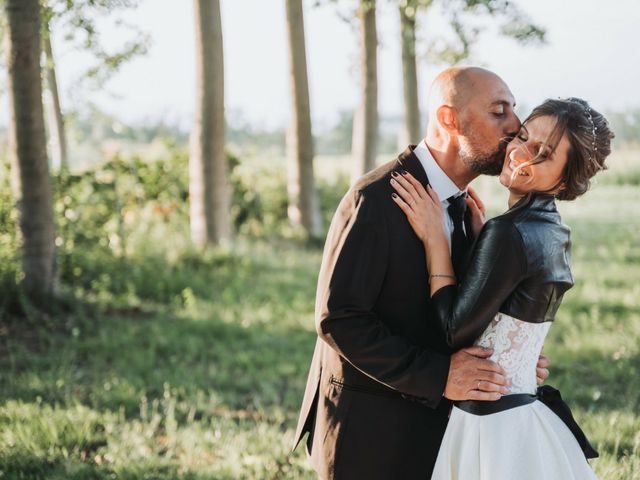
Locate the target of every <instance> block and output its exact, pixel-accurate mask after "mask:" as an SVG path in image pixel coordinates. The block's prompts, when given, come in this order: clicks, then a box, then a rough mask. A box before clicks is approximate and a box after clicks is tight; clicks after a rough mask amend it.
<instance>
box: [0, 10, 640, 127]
mask: <svg viewBox="0 0 640 480" xmlns="http://www.w3.org/2000/svg"><path fill="white" fill-rule="evenodd" d="M312 3H313V2H312V1H307V0H305V27H306V37H307V59H308V64H309V78H310V93H311V103H312V105H311V108H312V116H313V118H314V122H315V126H316V128H323V127H327V126H330V125H331V124H332V123H333V122H334V121H335V119H336V118H337V115H338V113H339V112H340V111H343V110H350V109H353V108H354V106H355V105H356V104H357V103H358V99H359V93H358V75H357V59H358V44H357V36H356V32H355V31H354V30H353V29H352V28H351V27H350V26H349V25H347V24H346V23H345V22H344V21H343V20H341V19H340V18H339V16H338V15H337V14H336V10H335V7H334V6H330V5H328V6H323V7H319V8H318V7H316V8H314V7H312ZM343 3H344V2H343ZM354 3H355V2H354ZM393 3H394V2H385V1H379V2H378V4H379V8H378V16H377V19H378V34H379V41H380V48H379V58H378V72H379V107H380V111H381V114H382V115H400V114H401V113H402V77H401V75H402V68H401V59H400V46H399V39H398V36H399V33H398V30H399V28H398V22H399V20H398V14H397V11H396V9H395V7H393ZM514 3H516V4H518V5H519V6H520V7H521V8H522V9H523V10H524V11H525V12H527V13H528V14H529V16H530V17H531V19H532V20H533V21H535V22H537V23H538V24H541V25H542V26H544V27H546V28H547V31H548V34H547V38H548V44H547V45H546V46H541V47H524V46H521V45H518V44H517V43H516V42H514V41H513V40H509V39H504V38H500V37H499V36H498V35H497V34H496V33H495V32H487V33H486V34H485V35H483V36H482V37H481V40H480V41H479V42H477V44H476V45H474V50H473V53H474V56H473V59H472V63H475V64H480V65H483V66H486V67H488V68H490V69H492V70H494V71H495V72H497V73H498V74H499V75H501V76H502V77H503V78H504V79H505V81H506V82H507V83H508V84H509V85H510V87H511V90H512V91H513V93H514V95H515V96H516V99H517V101H518V103H520V104H523V105H526V106H527V107H532V106H534V105H536V104H537V103H539V102H540V101H542V100H544V99H545V98H547V97H559V96H579V97H583V98H585V99H587V100H589V101H590V102H591V103H592V105H593V106H594V107H595V108H597V109H601V110H622V109H626V108H632V107H640V92H638V88H639V86H640V61H638V58H639V57H638V53H637V52H636V50H637V48H638V47H637V35H638V33H637V30H638V27H639V26H640V2H638V0H611V1H608V2H604V1H602V0H563V1H558V0H535V1H534V0H515V2H514ZM221 4H222V22H223V32H224V52H225V83H226V85H225V88H226V107H227V112H228V115H229V116H230V118H234V116H235V115H237V114H238V113H239V112H241V115H242V117H243V118H245V119H247V120H249V121H250V122H252V123H254V124H255V125H257V126H268V127H277V126H281V125H285V124H286V122H287V120H288V117H289V84H288V82H289V78H288V64H287V62H288V57H287V48H286V30H285V20H284V16H285V15H284V0H221ZM127 21H128V22H129V23H133V24H136V25H139V26H140V27H141V28H142V30H144V31H146V32H148V33H149V34H150V35H151V38H152V45H151V48H150V51H149V53H148V54H147V55H146V56H145V57H141V58H138V59H136V60H135V61H133V62H132V63H130V64H128V65H127V66H126V67H124V69H123V70H122V71H121V72H120V73H118V74H117V76H116V77H114V78H113V79H112V80H111V81H110V82H109V83H108V84H107V86H106V89H105V91H102V92H92V93H86V92H78V91H77V89H74V87H73V81H74V79H76V78H77V76H78V72H80V71H82V70H83V69H84V68H86V67H87V66H88V65H89V64H90V61H89V59H88V58H87V56H86V54H81V53H77V52H75V51H73V50H70V48H69V46H68V45H67V44H65V43H64V42H63V41H62V38H61V36H57V37H54V47H55V48H56V50H57V53H58V72H59V73H58V74H59V83H60V88H61V91H62V92H61V93H62V101H63V109H64V106H65V105H67V106H68V105H72V104H74V103H75V104H76V105H77V104H81V103H84V102H86V101H87V100H90V101H93V102H95V103H96V104H97V105H98V106H99V107H100V108H102V109H104V110H106V111H108V112H109V113H112V114H114V115H116V116H117V117H119V118H121V119H122V120H124V121H125V122H138V121H143V120H145V119H156V118H166V119H167V120H169V121H177V122H180V123H181V124H182V125H183V126H187V127H188V126H189V125H190V123H191V118H192V112H193V104H194V86H195V67H194V43H195V38H194V27H193V25H194V19H193V8H192V2H191V1H188V0H144V1H143V3H142V5H141V6H140V8H139V9H138V10H135V11H133V12H131V13H130V14H128V15H127ZM442 23H443V18H442V17H441V16H440V14H439V13H438V12H433V14H431V13H430V14H429V15H427V16H426V18H421V19H420V24H419V27H418V28H419V32H418V36H419V37H422V38H426V37H427V34H428V33H431V32H438V31H440V30H442V28H441V27H439V25H441V24H442ZM103 38H104V41H105V43H107V44H117V43H118V42H119V41H121V37H120V34H119V33H118V31H117V30H114V29H112V28H107V29H105V31H104V33H103ZM420 48H421V47H420V45H419V46H418V49H419V50H420ZM442 68H443V66H442V65H437V66H434V65H427V64H426V61H424V60H423V61H422V62H421V64H420V70H419V83H420V95H421V100H422V102H423V103H424V100H425V99H426V94H427V91H428V86H429V84H430V82H431V80H432V79H433V77H434V76H435V75H436V74H437V72H438V71H439V70H441V69H442ZM74 90H75V93H74ZM6 110H7V107H6V95H3V98H2V123H6V118H7V112H6ZM423 111H424V106H423Z"/></svg>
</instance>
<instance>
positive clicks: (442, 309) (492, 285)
mask: <svg viewBox="0 0 640 480" xmlns="http://www.w3.org/2000/svg"><path fill="white" fill-rule="evenodd" d="M526 275H527V257H526V250H525V248H524V244H523V240H522V237H521V235H520V232H518V230H517V228H516V227H515V226H514V225H513V223H512V222H510V221H509V220H505V219H493V220H490V221H489V222H487V223H486V224H485V226H484V228H483V230H482V231H481V233H480V236H479V238H478V241H477V243H476V245H475V247H474V250H473V252H472V256H471V259H470V262H469V267H468V269H467V273H466V275H465V276H464V278H463V279H462V282H460V284H459V285H458V286H455V285H448V286H446V287H443V288H441V289H439V290H438V291H437V292H435V293H434V294H433V296H432V298H431V300H432V302H433V305H434V309H435V312H436V318H437V320H438V322H439V323H440V326H441V328H442V330H443V331H444V333H445V337H446V339H447V343H448V344H449V346H450V347H451V348H453V349H455V350H457V349H460V348H463V347H468V346H470V345H472V344H473V342H474V341H475V340H476V339H477V338H478V337H479V336H480V334H481V333H482V332H483V331H484V330H485V329H486V328H487V326H488V325H489V323H490V322H491V320H492V319H493V318H494V316H495V315H496V314H497V313H498V312H499V310H500V307H501V305H502V304H503V303H504V302H505V300H506V299H507V298H508V297H509V295H511V293H512V292H513V291H514V290H515V288H516V287H517V285H518V283H520V282H521V281H522V280H523V279H524V278H525V277H526Z"/></svg>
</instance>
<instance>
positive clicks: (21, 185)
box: [4, 0, 55, 301]
mask: <svg viewBox="0 0 640 480" xmlns="http://www.w3.org/2000/svg"><path fill="white" fill-rule="evenodd" d="M4 4H5V11H6V18H7V32H6V34H5V54H6V63H7V69H8V84H9V88H8V92H9V109H10V112H11V119H10V122H9V145H10V148H9V152H10V157H11V170H12V180H13V181H12V184H13V191H14V195H15V198H16V203H17V207H18V210H19V215H20V222H19V224H20V228H19V233H18V234H19V236H20V243H21V254H22V271H23V275H24V277H23V286H24V289H25V291H26V293H27V295H28V296H29V297H30V298H31V299H32V300H34V301H40V300H43V299H46V297H48V296H49V295H50V294H51V293H52V290H53V281H54V268H53V262H54V252H55V247H54V224H53V205H52V197H51V182H50V178H49V167H48V164H47V152H46V138H45V131H44V116H43V108H42V84H41V77H40V54H41V43H40V5H39V2H38V0H5V2H4Z"/></svg>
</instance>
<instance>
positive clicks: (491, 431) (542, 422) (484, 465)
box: [431, 313, 596, 480]
mask: <svg viewBox="0 0 640 480" xmlns="http://www.w3.org/2000/svg"><path fill="white" fill-rule="evenodd" d="M550 325H551V322H545V323H530V322H524V321H521V320H518V319H516V318H513V317H510V316H508V315H505V314H502V313H499V314H498V315H496V317H495V318H494V320H493V321H492V322H491V323H490V324H489V326H488V327H487V328H486V330H485V331H484V333H483V334H482V335H481V336H480V337H479V338H478V340H477V341H476V342H475V344H476V345H480V346H483V347H490V348H493V349H494V353H493V355H492V357H491V360H494V361H496V362H497V363H498V364H500V366H502V367H503V368H504V369H505V370H506V371H507V377H508V379H509V381H510V385H509V389H510V392H509V393H510V394H518V393H528V394H535V392H536V364H537V361H538V356H539V354H540V352H541V350H542V345H543V343H544V339H545V336H546V335H547V332H548V331H549V327H550ZM431 478H432V479H435V480H456V479H458V480H541V479H544V480H572V479H574V480H585V479H594V478H596V476H595V474H594V473H593V470H592V469H591V467H590V466H589V464H588V463H587V460H586V458H585V455H584V454H583V452H582V450H581V448H580V446H579V445H578V442H577V440H576V438H575V437H574V435H573V434H572V433H571V431H570V430H569V428H568V427H567V425H566V424H565V423H564V422H563V421H562V420H561V419H560V418H559V417H558V416H557V415H556V414H555V413H554V412H553V411H552V410H550V409H549V408H548V407H547V406H546V405H545V404H544V403H542V402H540V401H538V400H535V401H533V402H532V403H528V404H526V405H521V406H518V407H515V408H511V409H508V410H504V411H501V412H498V413H491V414H488V415H475V414H473V413H468V412H467V411H464V410H462V409H460V408H458V407H456V406H454V407H453V410H452V412H451V416H450V419H449V424H448V426H447V430H446V432H445V435H444V438H443V440H442V445H441V447H440V451H439V453H438V458H437V460H436V465H435V469H434V471H433V475H432V477H431Z"/></svg>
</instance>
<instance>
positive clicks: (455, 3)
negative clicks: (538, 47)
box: [399, 0, 545, 148]
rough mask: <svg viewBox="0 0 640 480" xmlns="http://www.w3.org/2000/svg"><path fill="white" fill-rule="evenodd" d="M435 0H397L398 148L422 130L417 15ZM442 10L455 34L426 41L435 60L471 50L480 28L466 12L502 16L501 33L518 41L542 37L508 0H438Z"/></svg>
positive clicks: (450, 61)
mask: <svg viewBox="0 0 640 480" xmlns="http://www.w3.org/2000/svg"><path fill="white" fill-rule="evenodd" d="M436 3H437V2H436V1H434V0H399V10H400V38H401V44H402V78H403V86H404V111H405V115H404V125H403V131H402V134H401V135H400V139H399V143H400V148H405V147H406V145H407V143H412V142H417V141H418V140H420V138H422V136H423V134H424V132H423V131H422V130H421V125H420V102H419V99H418V78H417V71H416V17H417V15H418V12H422V13H423V14H424V13H426V12H427V11H429V10H431V8H432V7H434V6H435V5H436ZM440 4H441V6H442V8H443V10H444V11H443V13H444V15H445V16H446V17H447V20H448V23H449V25H450V26H451V29H452V31H453V34H454V40H453V41H442V40H441V39H438V38H432V39H431V41H429V42H428V44H429V48H428V50H429V59H430V60H431V61H432V62H434V63H446V64H449V65H453V64H456V63H459V62H461V61H462V60H465V59H466V58H468V57H469V55H470V54H471V45H472V44H473V43H474V41H475V39H476V37H477V36H478V34H479V33H480V31H481V28H480V27H478V26H470V25H468V24H466V23H465V22H464V21H463V17H464V16H465V15H468V16H470V17H472V18H474V19H476V18H478V17H479V16H482V15H489V16H491V17H494V18H497V19H499V20H501V22H502V23H501V25H500V33H501V34H502V35H505V36H507V37H510V38H513V39H515V40H516V41H518V42H519V43H523V44H529V43H532V44H535V43H541V42H544V40H545V31H544V29H543V28H541V27H539V26H537V25H534V24H533V23H531V22H530V21H529V20H528V19H527V17H526V15H525V14H524V13H523V12H522V11H521V10H520V9H519V8H518V7H517V6H516V5H515V4H514V3H513V2H509V1H508V0H441V1H440Z"/></svg>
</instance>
